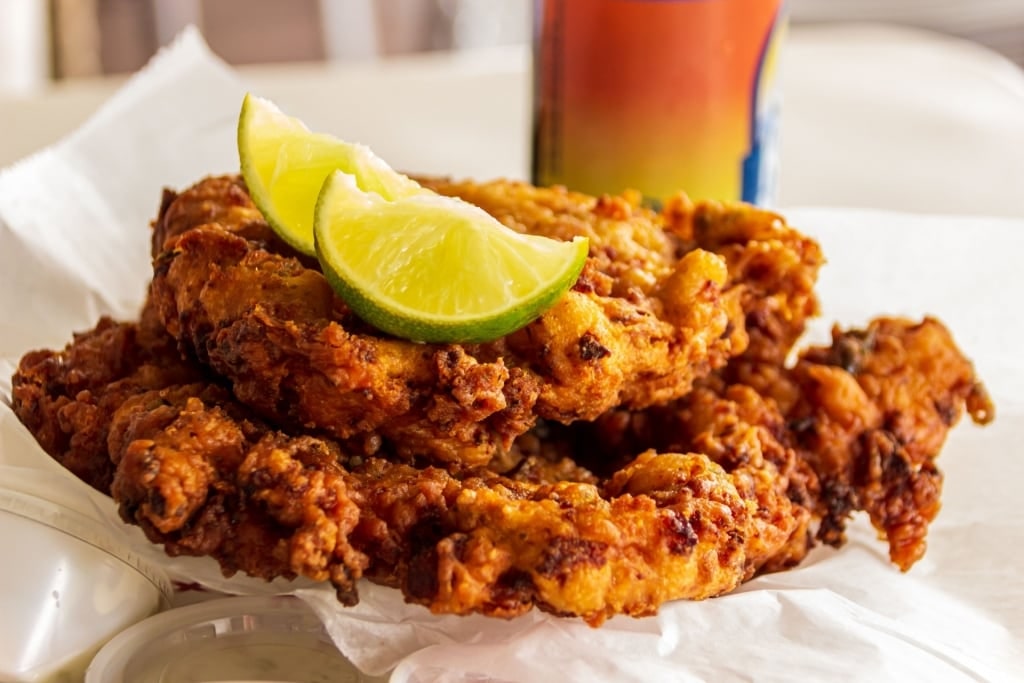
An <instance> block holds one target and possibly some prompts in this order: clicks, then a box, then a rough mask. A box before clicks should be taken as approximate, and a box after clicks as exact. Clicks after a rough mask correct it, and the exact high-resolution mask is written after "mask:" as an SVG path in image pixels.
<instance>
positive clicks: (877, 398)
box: [788, 318, 995, 570]
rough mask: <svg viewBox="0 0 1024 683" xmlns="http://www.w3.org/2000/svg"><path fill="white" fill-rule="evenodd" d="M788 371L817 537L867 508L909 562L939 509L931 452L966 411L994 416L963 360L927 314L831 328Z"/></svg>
mask: <svg viewBox="0 0 1024 683" xmlns="http://www.w3.org/2000/svg"><path fill="white" fill-rule="evenodd" d="M792 377H793V381H794V382H795V384H796V385H797V386H799V389H800V394H799V395H800V399H799V401H798V402H797V403H796V405H794V406H793V408H792V409H791V410H790V411H789V415H788V417H789V420H790V424H791V425H792V427H793V431H794V434H795V441H796V443H797V445H798V448H799V449H800V450H801V452H802V454H803V457H804V459H806V461H807V462H808V463H809V464H810V465H811V467H812V468H813V469H814V470H815V471H816V472H817V473H818V476H819V477H820V479H821V482H822V487H823V490H824V492H825V493H824V495H823V500H824V501H825V502H826V503H827V505H828V506H829V509H828V511H827V513H826V514H825V518H824V521H823V523H822V528H821V531H820V532H819V533H820V535H821V537H822V540H824V541H825V542H828V543H833V544H835V543H839V542H841V540H842V537H843V529H844V526H845V519H846V517H847V516H848V514H849V512H850V511H852V510H866V511H867V512H868V514H869V515H870V517H871V522H872V524H874V526H875V527H876V528H877V529H878V530H879V532H881V533H882V534H883V535H884V536H885V538H887V539H888V541H889V555H890V557H891V558H892V561H893V562H894V563H895V564H896V565H897V566H899V567H900V568H901V569H903V570H907V569H909V568H910V566H911V565H913V564H914V562H916V561H917V560H919V559H920V558H921V557H922V555H924V551H925V535H926V534H927V531H928V524H929V523H930V522H931V521H932V520H933V519H934V518H935V515H936V514H938V511H939V495H940V493H941V489H942V474H941V473H940V472H939V470H938V468H937V467H936V465H935V458H936V457H937V456H938V454H939V451H940V450H941V448H942V445H943V443H944V442H945V440H946V436H947V434H948V433H949V430H950V429H951V428H952V427H953V426H954V425H955V424H956V423H957V422H958V421H959V420H960V417H961V416H962V415H963V413H964V412H965V411H966V412H967V413H968V414H969V415H970V416H971V419H972V420H973V421H974V422H975V423H977V424H987V423H988V422H990V421H991V420H992V419H993V418H994V417H995V409H994V406H993V404H992V401H991V400H990V399H989V397H988V394H987V393H986V391H985V387H984V386H983V385H982V384H981V381H980V380H979V379H978V377H977V376H976V375H975V373H974V368H973V366H972V365H971V363H970V361H968V360H967V359H966V358H965V357H964V356H963V354H962V353H961V351H960V350H959V349H958V348H957V346H956V343H955V342H954V341H953V338H952V336H951V335H950V333H949V331H948V330H947V329H946V328H945V326H943V325H942V323H940V322H939V321H937V320H935V319H934V318H926V319H925V320H923V321H921V322H911V321H908V320H901V319H894V318H880V319H877V320H874V321H872V322H871V323H870V324H869V325H868V326H867V327H866V328H865V329H863V330H852V331H849V332H843V331H841V330H840V329H838V328H835V329H833V331H832V345H831V346H829V347H820V348H814V349H810V350H808V351H807V352H805V353H804V354H803V357H802V358H801V360H800V362H798V363H797V365H796V367H795V368H794V369H793V371H792Z"/></svg>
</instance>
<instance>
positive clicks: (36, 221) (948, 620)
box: [0, 31, 1024, 683]
mask: <svg viewBox="0 0 1024 683" xmlns="http://www.w3.org/2000/svg"><path fill="white" fill-rule="evenodd" d="M243 90H244V89H243V87H242V85H241V84H240V83H239V81H238V80H237V79H236V78H235V76H233V75H232V73H231V72H230V71H229V70H228V69H227V68H226V67H225V66H224V65H223V64H222V63H221V62H219V61H218V60H217V59H216V58H215V57H213V56H212V55H211V54H210V53H209V52H208V50H207V49H206V47H205V45H204V44H203V42H202V40H201V38H200V37H199V36H198V34H196V33H195V32H194V31H189V32H186V33H185V34H184V35H183V36H182V37H181V38H180V39H179V40H178V41H177V42H176V44H175V45H174V46H173V47H171V48H169V49H167V50H166V51H164V52H163V53H161V54H160V55H159V56H158V57H157V58H156V59H155V60H154V63H153V64H151V65H150V66H149V67H147V69H146V70H144V71H143V72H142V73H140V74H139V75H137V76H136V77H135V78H133V79H132V80H131V81H130V82H129V83H128V84H127V85H126V86H125V87H124V89H123V90H121V91H120V92H119V93H118V94H117V95H116V96H115V97H114V98H113V99H112V100H111V101H110V102H109V103H108V104H107V105H106V106H105V107H104V108H103V109H101V110H100V111H99V112H98V113H97V114H96V116H95V117H94V118H93V119H92V120H90V121H89V122H88V123H87V124H86V125H84V126H83V127H82V128H81V129H80V130H78V131H77V132H76V133H74V134H73V135H71V136H70V137H69V138H68V139H66V140H64V141H62V142H61V143H59V144H58V145H56V146H54V147H52V148H50V149H47V150H44V151H43V152H41V153H39V154H38V155H36V156H34V157H32V158H29V159H27V160H26V161H24V162H22V163H20V164H18V165H17V166H15V167H12V168H10V169H7V170H6V171H4V172H3V173H2V174H0V277H2V280H0V283H2V285H3V287H0V392H2V393H3V395H4V396H5V398H6V397H7V396H9V391H10V380H9V377H10V371H11V369H12V368H13V367H14V365H15V364H16V363H17V359H18V358H19V357H20V356H21V355H22V354H23V353H24V352H26V351H28V350H29V349H31V348H36V347H40V346H48V347H60V346H63V345H64V344H65V343H66V342H67V341H68V340H69V339H70V336H71V332H72V331H73V330H83V329H87V328H89V327H91V326H92V325H93V324H94V322H95V319H96V317H97V316H98V315H100V314H101V313H110V314H113V315H115V316H117V317H121V318H132V317H134V316H135V315H136V312H137V309H138V307H139V306H140V304H141V301H142V298H143V294H144V291H145V285H146V282H147V281H148V279H149V274H150V273H149V265H148V263H149V259H148V249H147V244H148V238H149V232H148V230H147V228H146V225H147V222H148V221H149V220H150V219H151V218H152V217H153V215H154V214H155V212H156V209H157V206H158V203H159V199H160V192H161V189H162V188H163V187H164V186H171V187H182V186H184V185H187V184H189V183H191V182H193V181H194V180H196V179H198V178H199V177H201V176H202V175H204V174H212V173H221V172H226V171H231V170H233V169H235V168H237V158H236V154H235V151H234V144H235V143H234V140H235V136H234V126H235V120H236V116H237V110H238V107H239V105H240V103H241V97H242V93H243ZM409 115H410V116H413V115H415V114H414V113H413V112H410V114H409ZM332 132H334V133H336V134H338V135H339V136H342V137H344V136H345V131H343V130H338V131H332ZM437 158H438V160H439V161H438V164H439V167H438V168H437V169H436V171H437V172H444V170H445V169H444V168H443V166H442V165H443V158H444V156H443V154H441V153H440V152H439V154H438V157H437ZM789 217H790V219H791V222H793V223H795V224H797V225H799V226H800V227H801V228H802V229H804V230H806V231H807V232H809V233H810V234H812V235H815V236H816V237H818V238H819V239H820V240H821V241H822V243H823V246H824V248H825V251H826V254H828V256H829V258H830V265H829V266H828V267H827V268H826V269H825V271H824V273H823V275H822V280H821V296H822V299H823V301H824V304H825V315H826V317H827V318H828V319H829V320H838V321H840V322H842V323H844V324H857V323H863V322H865V321H866V320H867V319H868V318H869V317H870V316H872V315H877V314H881V313H902V314H909V315H914V316H917V317H919V316H921V315H923V314H925V313H934V314H936V315H939V316H941V317H942V318H943V319H944V320H946V321H947V322H948V323H949V324H950V326H951V327H952V329H953V330H954V332H955V333H956V335H957V337H958V339H959V341H960V342H961V344H962V346H963V347H964V349H965V351H966V352H967V353H968V354H970V355H971V356H972V357H974V358H975V359H976V362H977V366H978V369H979V371H980V372H981V374H982V375H983V377H984V378H985V379H986V380H987V381H988V382H989V386H990V389H991V390H992V393H993V395H994V396H995V398H996V400H997V403H998V408H999V409H1000V411H1001V412H1000V414H999V417H998V418H997V421H996V423H995V425H993V426H992V427H990V428H988V429H985V430H979V429H975V428H973V427H970V426H962V427H961V428H960V429H958V430H957V431H956V432H955V433H954V435H953V437H952V438H951V439H950V441H949V443H948V446H947V448H946V452H945V453H944V455H943V457H942V459H941V465H942V466H943V468H944V469H945V471H946V473H947V480H946V491H945V493H944V499H943V500H944V503H945V507H944V510H943V512H942V514H941V515H940V517H939V519H938V520H937V522H936V523H935V525H934V526H933V528H932V532H931V534H930V537H929V541H930V543H929V546H930V547H929V551H928V555H927V556H926V557H925V559H924V560H922V561H921V562H920V563H918V565H917V566H915V567H914V569H913V570H912V571H911V572H910V573H909V574H906V575H901V574H900V573H899V572H898V571H897V570H895V569H894V568H893V567H892V566H891V565H890V564H889V563H888V561H887V557H886V548H885V546H884V544H882V543H880V542H879V541H877V540H876V538H875V537H874V533H873V531H872V530H871V529H870V527H869V526H868V525H867V524H866V523H864V521H863V520H858V522H857V523H856V524H855V525H854V526H853V528H852V529H851V532H850V542H849V544H848V545H847V546H846V547H845V548H843V549H842V550H840V551H833V550H830V549H821V550H818V551H815V552H814V553H813V554H812V555H811V557H810V558H808V560H807V561H806V562H805V563H804V564H803V565H802V566H801V567H800V568H798V569H796V570H794V571H790V572H786V573H782V574H777V575H771V576H765V577H761V578H758V579H756V580H754V581H752V582H750V583H748V584H746V585H745V586H744V587H743V588H742V589H740V590H739V591H737V592H736V593H734V594H732V595H728V596H725V597H722V598H717V599H714V600H708V601H704V602H700V603H690V602H680V603H674V604H669V605H666V606H664V607H663V608H662V610H661V613H660V614H659V616H657V617H654V618H648V619H631V618H616V619H613V620H611V621H609V622H608V623H606V624H605V625H604V626H602V627H601V628H600V629H591V628H589V627H587V626H585V625H584V624H582V623H580V622H579V621H575V620H570V619H559V618H554V617H549V616H547V615H543V614H538V613H531V614H529V615H527V616H524V617H521V618H518V619H514V620H511V621H501V620H495V619H488V618H484V617H469V618H463V617H450V616H449V617H438V616H434V615H431V614H429V613H427V612H426V611H425V610H423V609H422V608H420V607H415V606H408V605H405V604H404V603H403V602H402V600H401V597H400V596H399V595H398V594H397V593H396V592H394V591H391V590H389V589H385V588H381V587H378V586H372V585H364V586H362V587H361V593H362V602H361V603H360V604H359V605H358V606H357V607H355V608H351V609H345V608H342V607H340V606H339V605H338V604H337V603H336V602H335V600H334V597H333V593H332V591H330V590H329V589H327V588H326V587H324V586H311V585H310V584H304V585H302V586H301V587H300V586H298V585H287V584H282V583H277V584H274V585H269V586H268V585H267V584H264V583H262V582H259V581H255V580H251V579H250V580H238V579H233V580H224V579H223V578H222V577H220V576H219V573H218V572H217V571H216V568H215V567H213V566H212V562H210V561H208V560H203V559H192V560H189V561H186V562H182V561H181V560H175V561H173V562H172V561H170V560H168V559H167V558H163V557H162V555H161V553H160V552H159V550H158V549H153V548H151V547H148V552H149V553H150V555H151V556H152V557H158V558H160V559H161V561H162V562H163V563H164V566H166V567H167V568H168V570H169V571H170V572H171V573H172V574H173V575H174V576H175V577H177V578H179V579H190V580H197V581H200V582H202V583H205V584H207V585H210V586H212V587H213V588H215V589H218V590H225V591H233V592H254V591H274V590H282V589H284V590H288V589H293V588H300V590H298V592H299V593H300V595H302V597H303V598H305V599H306V600H307V601H308V602H310V604H312V605H313V606H314V608H315V609H316V610H317V611H318V613H319V614H320V615H321V617H322V618H323V619H324V621H325V623H326V624H327V625H328V627H329V629H330V632H331V634H332V636H333V637H334V639H335V641H336V642H337V643H338V645H339V647H340V648H341V649H342V650H343V651H344V652H345V654H346V655H348V656H349V657H350V658H351V659H352V660H353V661H354V662H356V664H358V665H359V666H360V667H361V668H363V669H364V670H365V671H367V672H368V673H371V674H382V673H384V672H387V671H389V670H391V669H393V668H395V667H397V668H395V669H394V673H393V675H392V680H393V681H396V682H400V683H413V682H415V683H423V682H426V681H488V680H494V681H537V680H555V679H557V680H565V681H591V680H644V681H651V680H657V681H661V680H676V681H698V680H716V681H731V680H758V681H774V680H778V681H789V680H816V681H832V680H834V681H849V680H862V681H878V680H905V681H917V680H920V681H937V680H943V681H950V680H965V681H968V680H973V681H976V680H1007V681H1009V680H1014V679H1015V678H1018V677H1019V676H1021V675H1022V674H1024V653H1022V652H1021V649H1020V641H1021V638H1022V636H1024V585H1022V582H1021V580H1020V576H1021V575H1022V570H1024V558H1022V550H1021V549H1022V548H1024V512H1022V509H1024V506H1021V505H1020V504H1019V493H1018V489H1019V482H1021V481H1022V480H1024V459H1022V458H1021V457H1019V456H1020V449H1021V446H1020V444H1021V443H1024V420H1022V417H1024V402H1022V399H1021V389H1024V369H1022V368H1024V364H1022V363H1021V361H1020V356H1019V354H1020V351H1019V341H1018V340H1019V339H1021V338H1022V336H1024V318H1022V317H1021V316H1019V315H1018V314H1017V308H1018V302H1019V301H1020V298H1021V295H1022V294H1024V274H1022V273H1024V270H1022V269H1021V268H1020V266H1019V264H1018V263H1017V259H1018V258H1019V254H1021V253H1024V222H1017V221H1010V220H994V219H981V218H979V219H964V218H960V219H950V218H943V217H938V216H933V217H923V216H909V215H900V214H891V213H873V212H863V211H858V212H849V211H834V210H831V211H830V210H814V209H808V210H800V211H792V212H789ZM825 330H827V325H826V324H824V323H822V324H820V325H818V326H816V327H815V329H814V330H813V335H814V336H817V337H819V338H820V337H823V336H824V332H825ZM0 464H11V465H20V466H35V467H42V468H49V469H54V470H56V469H58V468H55V467H54V466H53V463H52V461H51V460H50V459H49V458H48V457H47V456H46V455H45V454H44V453H43V452H42V451H41V450H40V449H39V448H38V446H36V444H35V443H34V441H33V440H32V438H31V436H29V435H28V434H27V432H26V431H25V430H24V428H23V427H22V426H21V425H20V423H18V421H17V419H16V418H15V417H14V416H13V413H12V412H11V411H10V409H9V408H8V407H7V406H6V405H0ZM67 478H68V489H69V494H70V492H73V495H76V496H88V497H90V498H91V499H93V501H94V502H95V503H96V505H98V506H100V509H101V510H103V514H105V515H106V516H107V518H108V520H109V523H110V524H111V525H116V526H118V528H121V529H122V530H123V531H124V533H126V534H128V536H129V537H130V538H132V539H133V540H134V542H135V543H137V544H139V547H140V549H142V548H144V547H147V546H146V544H145V542H144V541H143V540H142V539H141V537H140V535H139V534H138V530H136V529H129V528H128V527H125V526H124V525H121V523H120V522H119V521H118V520H117V517H116V513H115V510H114V506H113V504H112V502H111V501H109V500H108V499H105V498H104V497H103V496H101V495H100V494H97V493H95V492H93V491H91V489H88V487H86V486H84V485H83V484H81V482H78V481H77V480H74V478H73V477H71V476H70V475H68V477H67Z"/></svg>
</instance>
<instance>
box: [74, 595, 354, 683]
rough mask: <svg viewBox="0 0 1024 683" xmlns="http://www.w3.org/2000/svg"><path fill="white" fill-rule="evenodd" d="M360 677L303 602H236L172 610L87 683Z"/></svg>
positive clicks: (117, 644)
mask: <svg viewBox="0 0 1024 683" xmlns="http://www.w3.org/2000/svg"><path fill="white" fill-rule="evenodd" d="M366 680H370V679H364V678H363V677H362V675H361V674H360V673H359V671H358V669H356V668H355V666H354V665H353V664H352V663H351V662H349V661H348V660H347V659H346V658H345V657H344V655H342V654H341V652H340V651H339V650H338V649H337V647H335V645H334V643H333V642H332V641H331V638H330V636H329V635H328V634H327V631H326V630H325V629H324V627H323V625H322V624H321V622H320V620H319V618H317V616H316V614H315V613H314V612H313V611H312V610H311V609H310V608H309V606H307V605H306V604H305V603H304V602H302V601H301V600H299V599H298V598H293V597H286V596H257V597H233V598H222V599H218V600H212V601H210V602H202V603H197V604H194V605H189V606H187V607H181V608H178V609H172V610H169V611H167V612H164V613H162V614H158V615H156V616H154V617H150V618H149V619H146V620H145V621H143V622H140V623H138V624H136V625H135V626H133V627H131V628H129V629H128V630H126V631H125V632H124V633H122V634H121V635H119V636H117V637H116V638H114V639H113V640H111V641H110V642H109V643H107V645H106V646H104V648H103V649H102V650H101V651H100V653H99V654H98V655H96V658H95V659H94V660H93V662H92V664H90V665H89V669H88V671H87V673H86V676H85V683H128V682H130V683H250V682H254V681H275V682H277V683H292V682H295V683H299V682H301V683H357V682H362V681H366Z"/></svg>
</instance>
